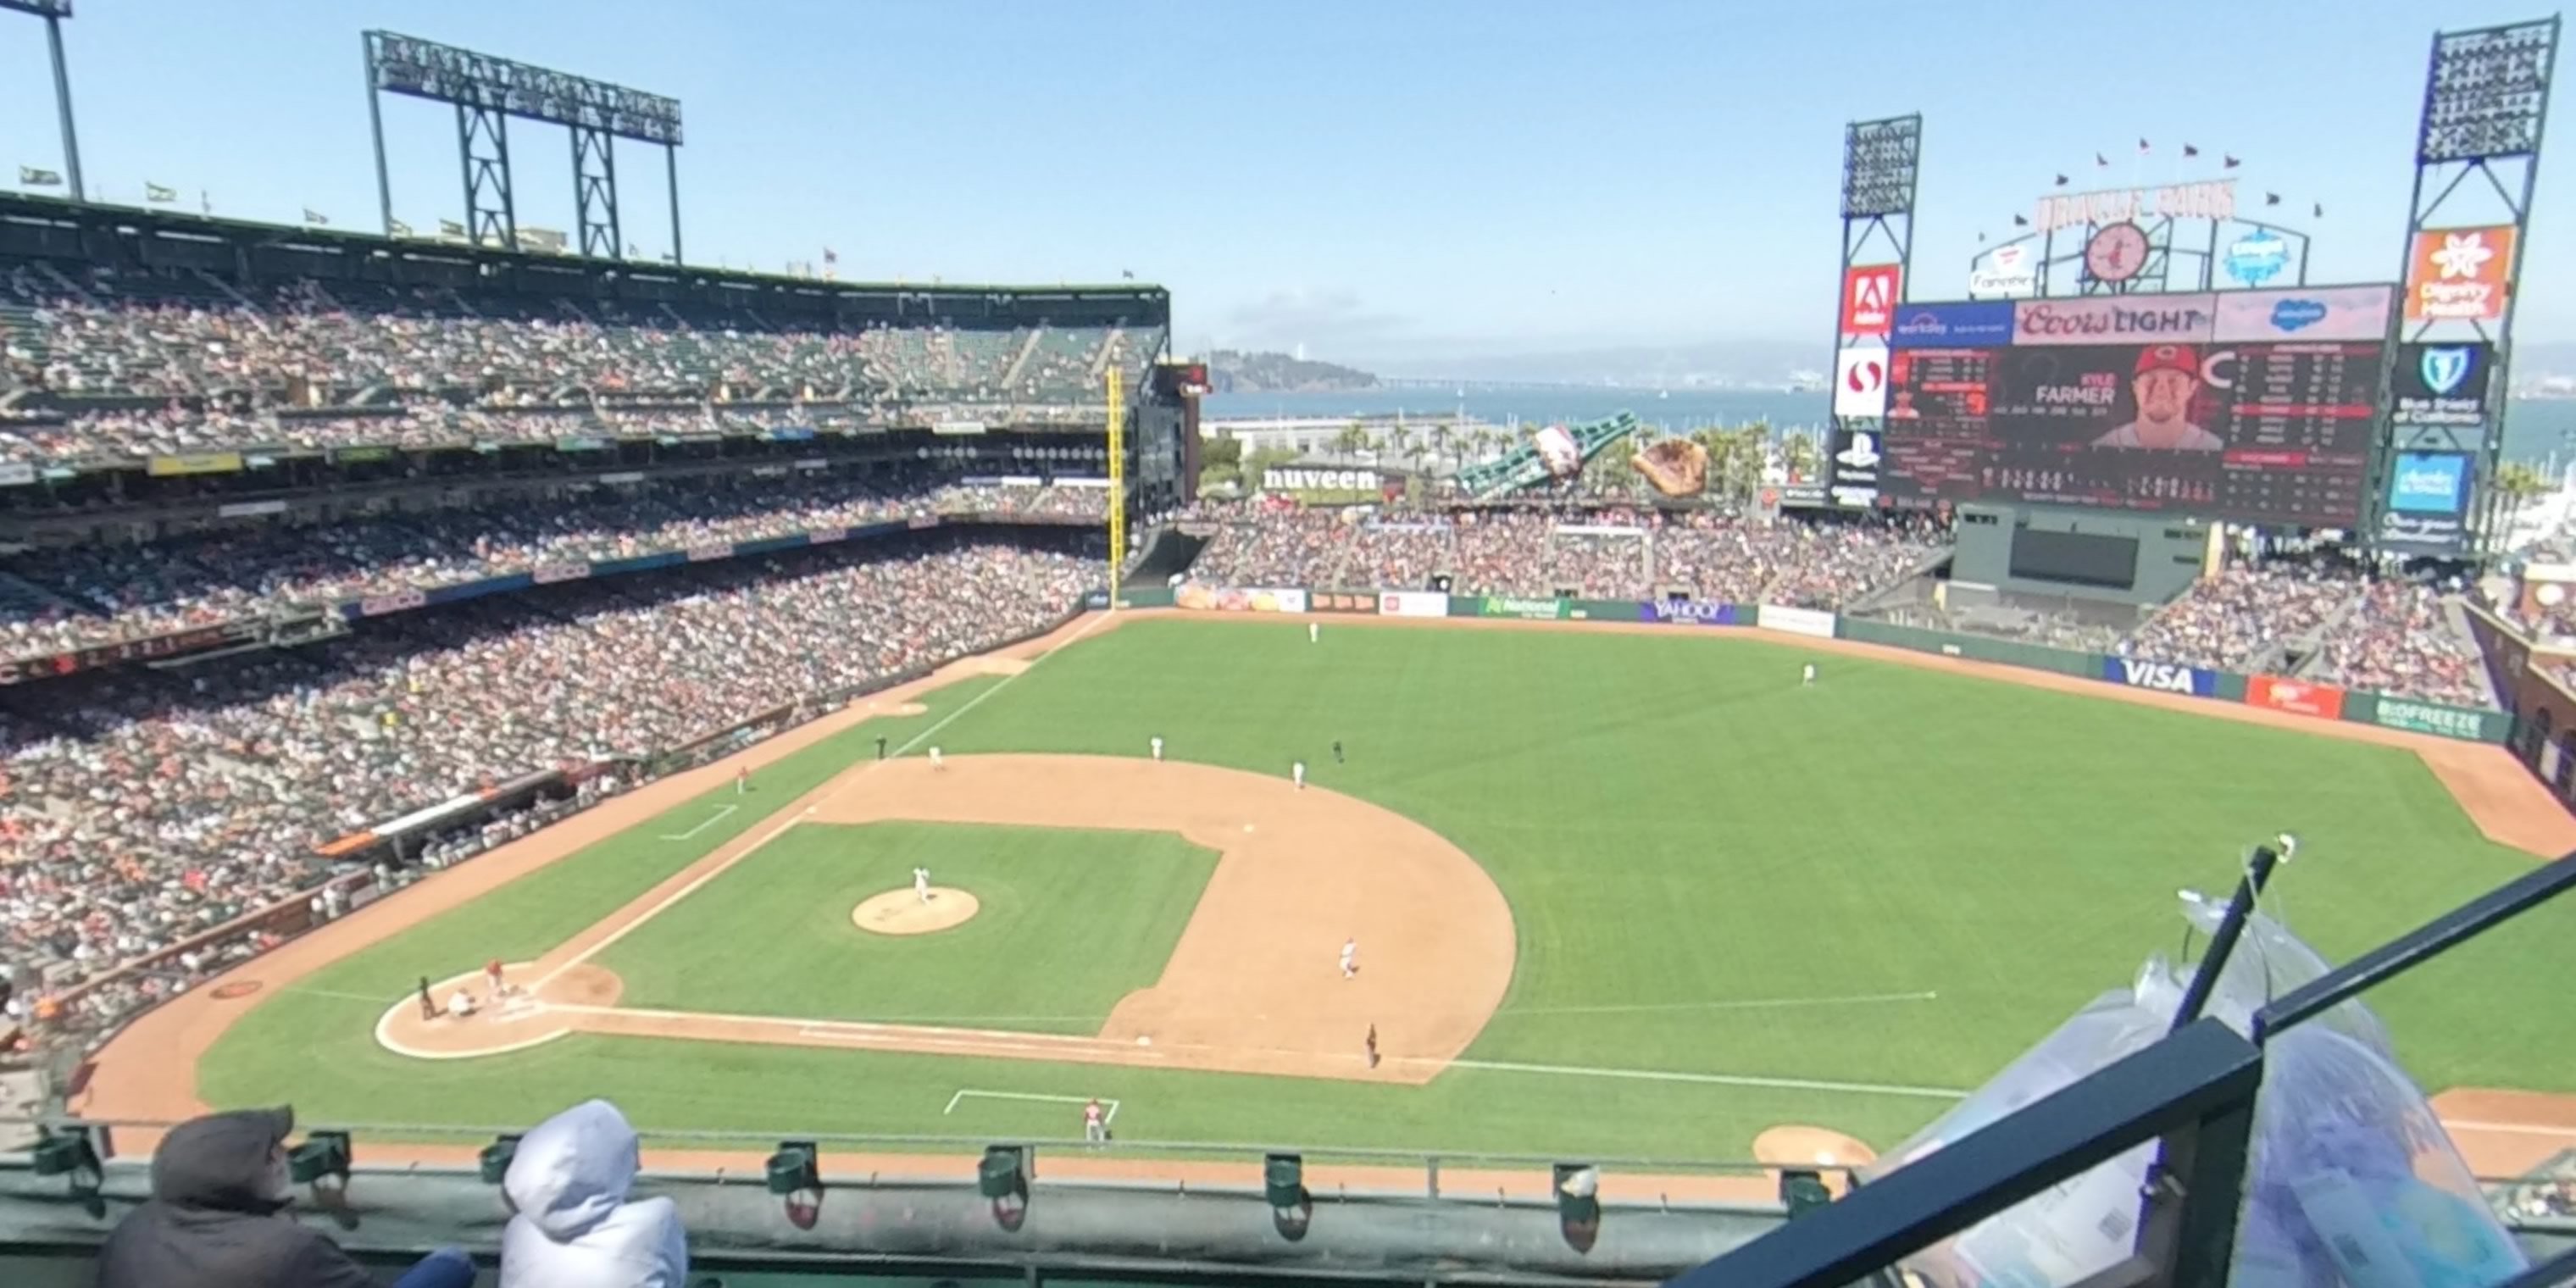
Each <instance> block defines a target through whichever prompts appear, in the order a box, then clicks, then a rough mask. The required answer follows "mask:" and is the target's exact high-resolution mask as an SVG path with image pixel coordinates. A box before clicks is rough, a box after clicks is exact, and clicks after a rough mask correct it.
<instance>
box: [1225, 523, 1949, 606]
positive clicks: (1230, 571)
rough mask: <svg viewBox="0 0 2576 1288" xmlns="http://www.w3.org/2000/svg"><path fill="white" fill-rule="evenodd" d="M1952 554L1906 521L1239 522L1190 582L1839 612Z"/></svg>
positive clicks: (1229, 526) (1939, 539)
mask: <svg viewBox="0 0 2576 1288" xmlns="http://www.w3.org/2000/svg"><path fill="white" fill-rule="evenodd" d="M1199 513H1200V515H1201V516H1202V517H1206V516H1209V515H1216V514H1223V513H1224V512H1222V511H1215V510H1203V511H1200V512H1199ZM1569 527H1572V528H1576V529H1582V530H1581V531H1567V530H1565V529H1567V528H1569ZM1945 542H1946V538H1944V537H1943V536H1942V535H1941V533H1940V532H1939V531H1938V529H1937V528H1935V527H1933V526H1931V525H1930V524H1929V523H1928V522H1925V523H1919V524H1918V523H1915V522H1912V521H1901V520H1900V521H1884V520H1877V519H1868V520H1861V521H1856V522H1847V523H1807V522H1802V521H1794V520H1790V521H1781V522H1776V523H1758V522H1751V521H1742V520H1736V519H1729V518H1720V517H1716V516H1707V515H1700V516H1691V517H1688V518H1678V517H1675V518H1668V517H1665V516H1662V515H1659V514H1657V513H1655V512H1653V511H1644V512H1637V511H1630V510H1624V509H1620V510H1607V511H1594V512H1585V513H1582V514H1580V515H1566V514H1556V513H1548V512H1542V511H1460V512H1454V513H1444V512H1421V513H1405V514H1400V515H1390V516H1388V517H1384V518H1378V517H1370V518H1365V519H1353V520H1348V521H1346V520H1345V518H1344V517H1343V516H1341V515H1338V514H1336V513H1334V512H1330V511H1321V510H1315V511H1286V512H1278V511H1270V512H1261V511H1255V510H1252V509H1243V510H1241V511H1238V512H1236V513H1235V514H1233V515H1232V516H1231V517H1229V518H1225V519H1220V520H1218V521H1217V525H1216V531H1215V533H1214V535H1212V536H1211V537H1209V539H1208V541H1207V544H1206V546H1205V547H1204V548H1203V549H1201V550H1200V552H1199V556H1198V560H1197V562H1196V564H1195V565H1194V566H1193V571H1192V574H1191V575H1192V576H1194V577H1198V578H1201V579H1203V580H1207V581H1211V582H1218V583H1226V584H1232V585H1240V586H1264V585H1282V586H1349V587H1359V588H1370V589H1374V588H1378V587H1387V588H1396V589H1405V588H1414V589H1418V588H1422V587H1425V586H1428V585H1430V584H1431V579H1432V578H1433V577H1435V576H1443V575H1445V576H1447V577H1448V578H1449V579H1450V582H1449V586H1450V589H1451V590H1452V591H1454V592H1456V593H1458V594H1462V595H1465V594H1494V595H1555V594H1559V593H1564V592H1571V593H1573V594H1576V595H1578V596H1581V597H1585V598H1594V599H1645V598H1653V597H1658V596H1661V595H1664V594H1667V593H1670V592H1673V591H1683V592H1686V593H1688V594H1689V595H1690V596H1691V597H1692V598H1694V599H1701V600H1708V601H1714V602H1743V603H1751V602H1756V601H1768V602H1771V603H1775V604H1781V605H1785V606H1795V607H1812V608H1831V607H1836V606H1839V605H1842V604H1845V603H1848V602H1850V601H1851V600H1852V599H1855V598H1857V597H1858V596H1860V595H1861V594H1863V593H1865V592H1867V591H1870V590H1874V589H1877V588H1879V587H1882V586H1887V585H1891V584H1894V583H1896V582H1898V581H1901V580H1903V579H1904V578H1905V577H1906V576H1907V575H1909V574H1911V573H1913V572H1916V571H1919V570H1920V569H1922V568H1923V567H1924V566H1925V565H1926V564H1927V563H1929V562H1930V561H1931V560H1932V559H1933V558H1934V557H1935V556H1937V554H1938V553H1939V551H1940V549H1941V547H1942V546H1943V545H1944V544H1945Z"/></svg>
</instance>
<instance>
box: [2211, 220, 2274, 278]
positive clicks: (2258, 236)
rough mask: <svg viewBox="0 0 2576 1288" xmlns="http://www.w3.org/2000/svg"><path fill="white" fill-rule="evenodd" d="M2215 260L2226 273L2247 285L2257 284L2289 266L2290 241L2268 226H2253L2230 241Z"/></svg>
mask: <svg viewBox="0 0 2576 1288" xmlns="http://www.w3.org/2000/svg"><path fill="white" fill-rule="evenodd" d="M2219 262H2220V263H2221V264H2223V265H2225V266H2226V269H2227V275H2228V276H2229V277H2232V278H2235V279H2236V280H2237V281H2239V282H2243V283H2244V284H2245V285H2247V286H2261V285H2262V284H2263V283H2265V282H2268V281H2271V280H2272V279H2273V278H2275V277H2279V276H2280V275H2281V270H2282V269H2285V268H2288V267H2289V266H2290V242H2289V239H2288V238H2286V237H2283V236H2281V235H2280V234H2279V233H2276V232H2273V231H2272V230H2271V229H2269V228H2257V229H2255V230H2254V231H2253V232H2250V233H2247V234H2246V235H2244V236H2243V237H2239V238H2237V239H2236V240H2235V241H2234V242H2232V243H2230V244H2229V245H2228V247H2227V255H2226V257H2225V258H2224V259H2222V260H2220V261H2219Z"/></svg>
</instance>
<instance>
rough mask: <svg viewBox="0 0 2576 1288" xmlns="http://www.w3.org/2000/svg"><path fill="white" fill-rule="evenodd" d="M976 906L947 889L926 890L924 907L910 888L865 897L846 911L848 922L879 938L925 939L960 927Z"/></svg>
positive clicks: (971, 899) (964, 895)
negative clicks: (927, 936) (875, 934)
mask: <svg viewBox="0 0 2576 1288" xmlns="http://www.w3.org/2000/svg"><path fill="white" fill-rule="evenodd" d="M979 906H980V905H978V904H977V903H976V902H975V896H973V895H971V894H968V893H967V892H965V891H963V890H959V889H955V888H953V887H950V886H932V887H930V902H928V903H923V902H922V901H921V896H920V895H917V894H914V893H913V891H912V887H911V886H905V887H904V888H902V889H900V890H888V891H886V892H885V893H884V894H873V895H869V896H868V897H867V899H866V901H865V902H862V903H861V904H860V905H859V906H858V907H856V908H853V909H851V910H850V922H851V924H853V925H856V926H857V927H858V928H859V929H861V930H870V931H874V932H876V933H877V934H880V935H927V934H929V933H931V932H932V931H934V930H946V929H948V928H950V927H952V926H956V925H960V924H963V923H964V922H965V921H966V919H967V918H969V917H972V916H974V915H975V911H976V909H977V908H978V907H979Z"/></svg>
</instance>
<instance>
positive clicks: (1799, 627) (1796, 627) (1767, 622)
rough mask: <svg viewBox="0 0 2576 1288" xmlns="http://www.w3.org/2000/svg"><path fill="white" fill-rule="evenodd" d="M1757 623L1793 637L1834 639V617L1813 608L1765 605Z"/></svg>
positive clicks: (1756, 619)
mask: <svg viewBox="0 0 2576 1288" xmlns="http://www.w3.org/2000/svg"><path fill="white" fill-rule="evenodd" d="M1755 621H1756V622H1757V623H1758V624H1759V625H1761V626H1763V627H1764V628H1766V629H1769V630H1775V631H1787V632H1788V633H1790V634H1792V635H1812V636H1814V637H1816V638H1817V639H1820V640H1829V639H1832V638H1833V637H1834V615H1833V614H1832V613H1823V612H1818V611H1816V610H1815V609H1812V608H1784V607H1782V606H1780V605H1778V604H1764V605H1763V606H1762V608H1761V611H1760V612H1759V613H1757V614H1756V615H1755Z"/></svg>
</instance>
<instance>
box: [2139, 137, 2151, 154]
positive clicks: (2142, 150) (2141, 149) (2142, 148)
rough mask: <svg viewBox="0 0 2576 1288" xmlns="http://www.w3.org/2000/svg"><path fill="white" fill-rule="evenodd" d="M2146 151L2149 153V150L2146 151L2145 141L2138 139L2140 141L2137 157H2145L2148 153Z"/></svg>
mask: <svg viewBox="0 0 2576 1288" xmlns="http://www.w3.org/2000/svg"><path fill="white" fill-rule="evenodd" d="M2148 151H2149V149H2148V147H2147V141H2146V140H2145V139H2140V140H2138V155H2139V156H2145V155H2146V154H2147V153H2148Z"/></svg>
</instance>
